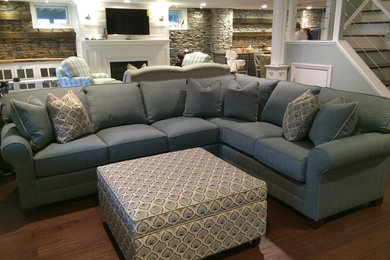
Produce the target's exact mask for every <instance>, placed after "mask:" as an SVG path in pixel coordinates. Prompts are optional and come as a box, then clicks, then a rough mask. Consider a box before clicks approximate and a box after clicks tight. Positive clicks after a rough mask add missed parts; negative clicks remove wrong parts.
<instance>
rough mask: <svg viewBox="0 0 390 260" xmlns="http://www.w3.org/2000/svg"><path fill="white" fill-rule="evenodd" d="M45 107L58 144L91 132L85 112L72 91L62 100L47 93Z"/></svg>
mask: <svg viewBox="0 0 390 260" xmlns="http://www.w3.org/2000/svg"><path fill="white" fill-rule="evenodd" d="M46 106H47V108H48V110H49V114H50V118H51V120H52V122H53V126H54V130H55V132H56V137H57V141H58V142H59V143H62V144H64V143H67V142H70V141H72V140H74V139H76V138H77V137H80V136H82V135H84V134H89V133H91V132H92V129H93V128H92V124H91V121H90V119H89V117H88V113H87V110H86V109H85V107H84V105H83V103H81V101H80V100H79V99H78V97H77V96H76V95H75V94H74V93H73V91H72V90H69V91H68V92H67V93H66V94H65V95H64V96H63V97H62V98H58V97H56V96H54V95H53V94H51V93H49V95H48V96H47V99H46Z"/></svg>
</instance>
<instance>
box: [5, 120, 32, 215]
mask: <svg viewBox="0 0 390 260" xmlns="http://www.w3.org/2000/svg"><path fill="white" fill-rule="evenodd" d="M1 155H2V157H3V159H4V161H5V162H7V163H10V164H11V165H12V166H13V171H14V172H15V175H16V180H17V182H18V187H19V194H20V202H21V206H22V208H23V209H26V208H31V207H34V205H35V204H36V185H35V183H36V176H35V171H34V166H33V152H32V149H31V146H30V144H29V143H28V141H27V140H26V139H25V138H23V137H22V136H21V135H20V133H19V131H18V129H17V128H16V126H15V124H13V123H11V124H7V125H5V126H4V127H3V129H2V131H1Z"/></svg>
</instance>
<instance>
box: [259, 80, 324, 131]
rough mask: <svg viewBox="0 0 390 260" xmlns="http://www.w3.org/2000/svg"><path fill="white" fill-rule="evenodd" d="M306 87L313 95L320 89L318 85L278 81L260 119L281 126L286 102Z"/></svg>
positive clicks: (304, 90) (298, 94)
mask: <svg viewBox="0 0 390 260" xmlns="http://www.w3.org/2000/svg"><path fill="white" fill-rule="evenodd" d="M308 89H311V92H312V93H313V94H314V95H316V94H318V92H319V91H320V88H319V87H315V86H308V85H303V84H298V83H292V82H287V81H280V82H279V83H278V85H277V86H276V88H275V90H274V91H273V92H272V94H271V96H270V97H269V99H268V102H267V104H266V105H265V107H264V110H263V112H262V114H261V121H266V122H269V123H273V124H276V125H279V126H282V124H283V116H284V112H285V111H286V108H287V105H288V103H290V102H291V101H293V100H294V99H296V98H297V97H299V96H300V95H302V94H303V93H305V92H306V91H307V90H308Z"/></svg>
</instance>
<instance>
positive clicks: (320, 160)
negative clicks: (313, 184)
mask: <svg viewBox="0 0 390 260" xmlns="http://www.w3.org/2000/svg"><path fill="white" fill-rule="evenodd" d="M386 155H387V156H390V134H381V133H365V134H359V135H354V136H350V137H346V138H341V139H337V140H334V141H331V142H327V143H324V144H321V145H318V146H316V147H314V148H313V149H312V150H311V151H310V154H309V158H308V167H309V168H312V169H314V168H315V169H316V172H319V173H321V174H322V173H324V172H327V171H328V170H333V169H336V168H340V167H343V166H346V165H351V164H354V163H359V162H361V161H366V160H369V159H371V158H375V157H379V156H386Z"/></svg>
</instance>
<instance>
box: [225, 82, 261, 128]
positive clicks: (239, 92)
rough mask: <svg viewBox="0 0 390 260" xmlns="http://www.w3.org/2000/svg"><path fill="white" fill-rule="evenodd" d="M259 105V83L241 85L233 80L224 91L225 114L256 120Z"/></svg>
mask: <svg viewBox="0 0 390 260" xmlns="http://www.w3.org/2000/svg"><path fill="white" fill-rule="evenodd" d="M258 106H259V83H258V82H256V81H252V82H249V83H248V84H246V85H240V84H238V82H237V81H234V80H232V81H231V82H230V84H229V85H228V87H227V88H226V89H225V92H224V110H223V115H224V116H227V117H235V118H239V119H243V120H247V121H256V120H257V113H258Z"/></svg>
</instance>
